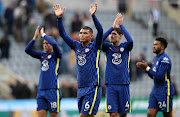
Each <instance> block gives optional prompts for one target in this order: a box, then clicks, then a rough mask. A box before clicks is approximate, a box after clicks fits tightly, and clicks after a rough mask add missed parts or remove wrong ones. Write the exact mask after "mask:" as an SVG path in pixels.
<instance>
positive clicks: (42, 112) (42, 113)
mask: <svg viewBox="0 0 180 117" xmlns="http://www.w3.org/2000/svg"><path fill="white" fill-rule="evenodd" d="M46 116H47V110H38V117H46Z"/></svg>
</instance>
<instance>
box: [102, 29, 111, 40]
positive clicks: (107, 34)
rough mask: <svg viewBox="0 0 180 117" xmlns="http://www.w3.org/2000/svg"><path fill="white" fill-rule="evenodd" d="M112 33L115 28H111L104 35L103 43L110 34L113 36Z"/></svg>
mask: <svg viewBox="0 0 180 117" xmlns="http://www.w3.org/2000/svg"><path fill="white" fill-rule="evenodd" d="M112 31H113V27H111V28H110V29H109V30H107V31H106V32H105V33H104V34H103V41H105V40H106V38H107V37H108V36H109V34H111V32H112Z"/></svg>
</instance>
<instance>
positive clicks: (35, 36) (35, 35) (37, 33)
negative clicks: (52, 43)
mask: <svg viewBox="0 0 180 117" xmlns="http://www.w3.org/2000/svg"><path fill="white" fill-rule="evenodd" d="M39 28H40V26H39V25H38V26H37V28H36V30H35V32H34V37H33V40H34V41H36V39H37V37H38V35H39Z"/></svg>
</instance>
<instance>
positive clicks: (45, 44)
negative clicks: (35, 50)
mask: <svg viewBox="0 0 180 117" xmlns="http://www.w3.org/2000/svg"><path fill="white" fill-rule="evenodd" d="M43 49H44V52H46V53H50V52H51V51H52V49H53V47H52V45H50V44H49V43H48V42H47V41H46V40H44V42H43Z"/></svg>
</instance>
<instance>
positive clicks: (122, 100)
mask: <svg viewBox="0 0 180 117" xmlns="http://www.w3.org/2000/svg"><path fill="white" fill-rule="evenodd" d="M106 101H107V102H106V112H107V113H111V112H117V113H120V114H125V113H129V112H131V103H130V93H129V85H126V84H122V85H119V84H117V85H106Z"/></svg>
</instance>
